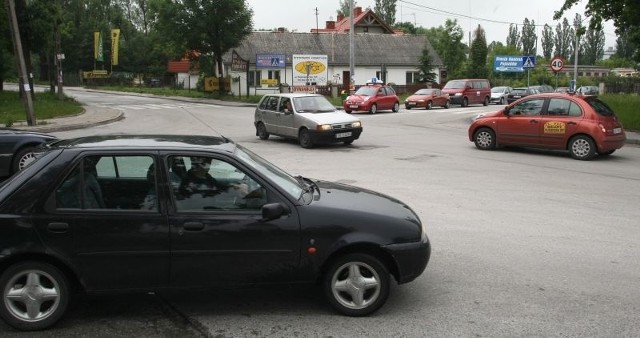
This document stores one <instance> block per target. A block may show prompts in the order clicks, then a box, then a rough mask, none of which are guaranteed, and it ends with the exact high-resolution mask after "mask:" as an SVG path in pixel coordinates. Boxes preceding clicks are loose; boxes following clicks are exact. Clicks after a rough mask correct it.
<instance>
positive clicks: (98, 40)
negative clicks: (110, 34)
mask: <svg viewBox="0 0 640 338" xmlns="http://www.w3.org/2000/svg"><path fill="white" fill-rule="evenodd" d="M93 58H94V60H96V61H104V55H103V53H102V33H101V32H93Z"/></svg>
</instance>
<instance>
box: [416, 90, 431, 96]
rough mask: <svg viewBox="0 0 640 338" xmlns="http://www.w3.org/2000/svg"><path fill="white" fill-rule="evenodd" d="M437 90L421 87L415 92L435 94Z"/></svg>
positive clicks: (418, 93)
mask: <svg viewBox="0 0 640 338" xmlns="http://www.w3.org/2000/svg"><path fill="white" fill-rule="evenodd" d="M435 91H436V90H435V89H420V90H418V91H417V92H416V93H415V95H433V94H434V93H435Z"/></svg>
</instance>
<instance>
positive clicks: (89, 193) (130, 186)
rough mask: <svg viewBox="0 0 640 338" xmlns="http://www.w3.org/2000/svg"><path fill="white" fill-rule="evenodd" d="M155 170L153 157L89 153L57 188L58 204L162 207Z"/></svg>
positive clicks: (141, 207) (83, 206) (132, 208)
mask: <svg viewBox="0 0 640 338" xmlns="http://www.w3.org/2000/svg"><path fill="white" fill-rule="evenodd" d="M155 171H156V169H155V166H154V161H153V158H152V157H151V156H144V155H140V156H135V155H132V156H127V155H115V156H114V155H94V156H87V157H85V158H83V159H82V160H81V161H80V163H79V164H78V165H77V166H76V167H75V169H74V170H73V171H72V172H71V173H70V174H69V176H67V178H65V180H64V181H63V182H62V184H61V185H60V186H59V187H58V188H57V189H56V195H55V198H56V206H57V208H58V209H118V210H158V203H157V198H156V197H155V194H156V193H155V192H156V177H157V176H156V173H155Z"/></svg>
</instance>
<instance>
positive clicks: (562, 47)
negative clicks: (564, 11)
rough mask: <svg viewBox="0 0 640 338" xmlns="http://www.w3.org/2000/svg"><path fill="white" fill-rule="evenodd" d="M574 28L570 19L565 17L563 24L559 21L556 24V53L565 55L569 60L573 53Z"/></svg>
mask: <svg viewBox="0 0 640 338" xmlns="http://www.w3.org/2000/svg"><path fill="white" fill-rule="evenodd" d="M574 35H575V34H574V31H573V28H571V26H570V25H569V20H567V18H564V19H563V20H562V24H560V23H558V25H557V26H556V36H555V39H554V42H555V51H556V52H555V55H557V56H561V57H563V58H564V59H565V60H569V58H570V57H571V54H572V53H573V45H572V41H573V36H574Z"/></svg>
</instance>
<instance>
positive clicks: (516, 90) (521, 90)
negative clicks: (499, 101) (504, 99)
mask: <svg viewBox="0 0 640 338" xmlns="http://www.w3.org/2000/svg"><path fill="white" fill-rule="evenodd" d="M526 93H527V88H514V89H513V90H512V91H511V94H526Z"/></svg>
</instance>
